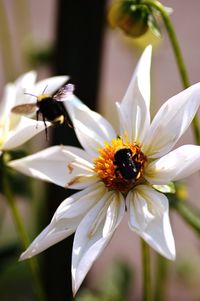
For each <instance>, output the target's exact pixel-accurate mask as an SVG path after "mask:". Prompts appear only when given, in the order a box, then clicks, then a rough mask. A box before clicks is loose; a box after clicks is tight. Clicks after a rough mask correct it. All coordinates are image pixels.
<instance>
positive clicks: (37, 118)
mask: <svg viewBox="0 0 200 301" xmlns="http://www.w3.org/2000/svg"><path fill="white" fill-rule="evenodd" d="M39 114H40V111H39V110H37V111H36V120H37V123H36V129H37V128H38V120H39Z"/></svg>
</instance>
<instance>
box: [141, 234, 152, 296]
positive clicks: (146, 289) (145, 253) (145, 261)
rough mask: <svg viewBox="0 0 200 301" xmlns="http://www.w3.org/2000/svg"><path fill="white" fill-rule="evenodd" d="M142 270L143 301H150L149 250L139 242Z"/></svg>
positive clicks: (143, 243)
mask: <svg viewBox="0 0 200 301" xmlns="http://www.w3.org/2000/svg"><path fill="white" fill-rule="evenodd" d="M141 250H142V268H143V301H152V290H151V272H150V248H149V246H148V245H147V244H146V242H145V241H144V240H143V239H142V240H141Z"/></svg>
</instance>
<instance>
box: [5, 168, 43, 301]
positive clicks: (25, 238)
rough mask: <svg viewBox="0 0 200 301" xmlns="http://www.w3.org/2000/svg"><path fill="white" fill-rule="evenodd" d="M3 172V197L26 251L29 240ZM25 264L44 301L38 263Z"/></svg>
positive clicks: (32, 261) (30, 261) (34, 261)
mask: <svg viewBox="0 0 200 301" xmlns="http://www.w3.org/2000/svg"><path fill="white" fill-rule="evenodd" d="M3 171H4V173H3V176H2V187H3V191H4V195H5V197H6V199H7V202H8V205H9V207H10V210H11V214H12V218H13V221H14V223H15V227H16V231H17V233H18V235H19V238H20V240H21V245H22V247H23V249H26V248H27V247H28V245H29V244H30V242H29V238H28V235H27V233H26V230H25V227H24V224H23V221H22V218H21V216H20V213H19V210H18V208H17V205H16V200H15V198H14V196H13V194H12V192H11V189H10V185H9V181H8V177H7V173H6V168H4V169H3ZM27 263H28V264H29V267H30V270H31V273H32V277H33V284H34V291H35V294H36V295H37V299H38V300H39V301H45V300H46V297H45V293H44V290H43V287H42V285H41V281H40V273H39V266H38V262H37V260H36V259H35V258H32V259H30V260H28V261H27Z"/></svg>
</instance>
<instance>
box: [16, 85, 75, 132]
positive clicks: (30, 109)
mask: <svg viewBox="0 0 200 301" xmlns="http://www.w3.org/2000/svg"><path fill="white" fill-rule="evenodd" d="M46 88H47V87H46ZM46 88H45V89H44V91H43V93H42V94H41V95H38V96H36V95H33V94H30V93H25V94H27V95H31V96H34V97H36V102H34V103H26V104H21V105H17V106H15V107H13V108H12V110H11V112H12V113H16V114H19V115H30V114H33V113H36V120H37V121H38V120H39V117H40V115H41V116H42V120H43V122H44V126H45V135H46V137H47V124H46V121H49V122H50V123H52V124H53V125H60V124H63V123H66V124H69V122H68V114H67V111H66V109H65V106H64V104H63V102H64V101H66V100H67V98H68V97H69V96H70V95H72V94H73V91H74V85H72V84H67V85H64V86H63V87H61V88H60V89H59V90H58V91H57V92H56V93H55V94H53V95H50V94H47V93H45V90H46Z"/></svg>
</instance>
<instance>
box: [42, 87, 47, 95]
mask: <svg viewBox="0 0 200 301" xmlns="http://www.w3.org/2000/svg"><path fill="white" fill-rule="evenodd" d="M47 87H48V85H46V87H45V88H44V90H43V92H42V94H44V92H45V90H46V89H47Z"/></svg>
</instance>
